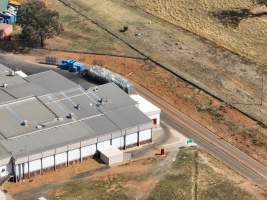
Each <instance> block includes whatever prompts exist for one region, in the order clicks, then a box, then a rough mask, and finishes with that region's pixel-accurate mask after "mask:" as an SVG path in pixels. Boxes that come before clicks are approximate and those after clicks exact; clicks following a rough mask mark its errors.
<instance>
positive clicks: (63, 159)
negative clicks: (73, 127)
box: [55, 152, 67, 165]
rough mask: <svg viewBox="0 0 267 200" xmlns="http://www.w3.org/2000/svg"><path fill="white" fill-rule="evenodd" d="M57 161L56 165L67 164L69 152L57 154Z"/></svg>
mask: <svg viewBox="0 0 267 200" xmlns="http://www.w3.org/2000/svg"><path fill="white" fill-rule="evenodd" d="M55 160H56V165H60V164H63V163H67V152H63V153H60V154H56V156H55Z"/></svg>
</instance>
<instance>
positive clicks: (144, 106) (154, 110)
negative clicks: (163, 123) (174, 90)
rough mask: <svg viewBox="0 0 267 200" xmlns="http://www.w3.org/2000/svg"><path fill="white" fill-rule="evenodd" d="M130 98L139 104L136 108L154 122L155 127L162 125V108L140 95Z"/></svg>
mask: <svg viewBox="0 0 267 200" xmlns="http://www.w3.org/2000/svg"><path fill="white" fill-rule="evenodd" d="M130 97H131V98H132V99H133V100H134V101H136V102H137V104H136V107H137V108H138V109H139V110H140V111H142V112H143V113H144V114H145V115H146V116H147V117H148V118H150V119H151V120H152V121H153V125H154V127H158V126H159V125H160V113H161V110H160V108H158V107H157V106H155V105H154V104H152V103H151V102H150V101H148V100H146V99H145V98H144V97H142V96H140V95H138V94H133V95H130Z"/></svg>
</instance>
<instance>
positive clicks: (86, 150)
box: [81, 144, 96, 158]
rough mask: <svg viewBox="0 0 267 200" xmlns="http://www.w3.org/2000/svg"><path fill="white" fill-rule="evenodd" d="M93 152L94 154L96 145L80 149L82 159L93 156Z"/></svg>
mask: <svg viewBox="0 0 267 200" xmlns="http://www.w3.org/2000/svg"><path fill="white" fill-rule="evenodd" d="M95 152H96V145H95V144H92V145H88V146H84V147H82V148H81V155H82V158H85V157H88V156H92V155H94V154H95Z"/></svg>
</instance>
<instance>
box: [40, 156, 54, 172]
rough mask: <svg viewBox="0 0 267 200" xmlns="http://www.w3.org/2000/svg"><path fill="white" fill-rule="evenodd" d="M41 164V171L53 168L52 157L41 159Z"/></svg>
mask: <svg viewBox="0 0 267 200" xmlns="http://www.w3.org/2000/svg"><path fill="white" fill-rule="evenodd" d="M42 162H43V163H42V164H43V169H45V168H50V167H54V164H55V163H54V156H48V157H45V158H43V160H42Z"/></svg>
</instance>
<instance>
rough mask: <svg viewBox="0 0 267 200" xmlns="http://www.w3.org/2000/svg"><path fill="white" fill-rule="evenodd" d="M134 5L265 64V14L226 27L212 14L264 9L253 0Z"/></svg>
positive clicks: (148, 0) (145, 0)
mask: <svg viewBox="0 0 267 200" xmlns="http://www.w3.org/2000/svg"><path fill="white" fill-rule="evenodd" d="M135 1H136V3H137V5H138V6H139V7H140V8H142V9H144V10H146V11H148V12H149V13H152V14H154V15H156V16H158V17H161V18H163V19H166V20H168V21H170V22H172V23H174V24H177V25H179V26H181V27H183V28H185V29H187V30H189V31H192V32H194V33H196V34H198V35H201V36H203V37H205V38H207V39H209V40H212V41H214V42H216V43H217V44H219V45H221V46H224V47H226V48H228V49H230V50H232V51H234V52H236V53H238V54H241V55H243V56H246V57H248V58H250V59H252V60H254V61H256V62H257V63H259V64H266V65H267V45H266V44H267V31H266V30H267V17H266V16H267V15H266V14H265V16H260V17H248V18H246V17H245V16H244V19H243V20H242V21H241V22H240V23H239V24H238V25H237V27H232V26H225V24H224V23H222V21H220V19H218V18H216V17H214V14H216V13H218V12H221V11H231V10H234V11H238V10H239V9H248V10H249V12H251V13H263V12H267V7H265V6H263V5H259V4H256V3H255V0H228V1H225V0H198V1H195V0H135Z"/></svg>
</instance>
